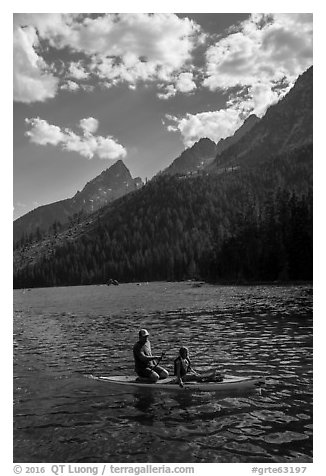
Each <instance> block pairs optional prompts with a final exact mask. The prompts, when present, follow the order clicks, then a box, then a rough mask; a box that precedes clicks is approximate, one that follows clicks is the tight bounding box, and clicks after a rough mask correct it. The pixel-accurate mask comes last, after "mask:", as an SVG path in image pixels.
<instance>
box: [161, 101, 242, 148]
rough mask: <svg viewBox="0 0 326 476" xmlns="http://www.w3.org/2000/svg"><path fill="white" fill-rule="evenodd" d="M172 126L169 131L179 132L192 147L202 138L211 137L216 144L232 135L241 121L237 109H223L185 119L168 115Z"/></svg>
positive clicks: (192, 115)
mask: <svg viewBox="0 0 326 476" xmlns="http://www.w3.org/2000/svg"><path fill="white" fill-rule="evenodd" d="M166 118H167V119H168V121H170V124H169V125H168V126H167V129H168V130H169V131H172V132H177V131H179V132H180V133H181V135H182V137H183V139H184V144H185V145H186V146H187V147H190V146H191V145H193V144H194V143H195V142H197V141H198V140H199V139H200V138H201V137H209V138H210V139H212V140H213V141H215V142H218V141H219V140H220V139H222V138H223V139H224V138H225V137H228V136H230V135H232V134H233V133H234V132H235V130H236V129H238V128H239V127H240V125H241V122H242V121H241V119H240V116H239V113H238V111H237V110H236V109H231V108H230V109H222V110H220V111H212V112H202V113H199V114H187V115H186V116H185V117H183V118H181V119H180V118H177V117H176V116H171V115H166Z"/></svg>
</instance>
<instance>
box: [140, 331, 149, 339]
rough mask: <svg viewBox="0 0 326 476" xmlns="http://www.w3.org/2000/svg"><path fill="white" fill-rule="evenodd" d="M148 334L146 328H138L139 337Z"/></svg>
mask: <svg viewBox="0 0 326 476" xmlns="http://www.w3.org/2000/svg"><path fill="white" fill-rule="evenodd" d="M146 336H149V332H148V330H147V329H140V331H139V337H146Z"/></svg>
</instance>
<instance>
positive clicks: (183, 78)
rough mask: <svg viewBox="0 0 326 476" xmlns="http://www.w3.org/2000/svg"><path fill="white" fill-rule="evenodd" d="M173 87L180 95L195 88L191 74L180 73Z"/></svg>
mask: <svg viewBox="0 0 326 476" xmlns="http://www.w3.org/2000/svg"><path fill="white" fill-rule="evenodd" d="M175 86H176V89H177V90H178V91H180V92H182V93H189V92H190V91H193V90H194V89H196V87H197V86H196V83H195V82H194V81H193V74H192V73H180V74H179V77H178V79H177V81H176V84H175Z"/></svg>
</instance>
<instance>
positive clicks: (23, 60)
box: [13, 27, 59, 103]
mask: <svg viewBox="0 0 326 476" xmlns="http://www.w3.org/2000/svg"><path fill="white" fill-rule="evenodd" d="M37 47H38V37H37V35H36V31H35V29H34V28H32V27H26V28H17V29H15V31H14V34H13V48H14V52H13V95H14V100H16V101H20V102H24V103H31V102H35V101H45V100H46V99H49V98H53V97H55V95H56V93H57V90H58V82H59V81H58V79H57V78H56V77H55V76H54V75H53V74H52V73H50V72H49V70H48V66H47V65H46V63H45V62H44V60H43V59H42V58H41V56H39V55H38V54H37V53H36V48H37Z"/></svg>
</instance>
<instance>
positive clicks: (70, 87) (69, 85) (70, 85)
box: [60, 79, 80, 91]
mask: <svg viewBox="0 0 326 476" xmlns="http://www.w3.org/2000/svg"><path fill="white" fill-rule="evenodd" d="M60 89H66V90H67V91H78V89H80V87H79V84H77V83H76V82H75V81H71V80H70V79H68V80H67V81H66V82H65V83H63V84H62V85H61V87H60Z"/></svg>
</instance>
